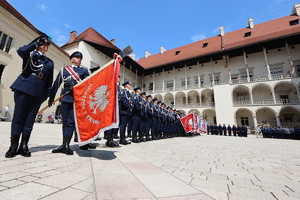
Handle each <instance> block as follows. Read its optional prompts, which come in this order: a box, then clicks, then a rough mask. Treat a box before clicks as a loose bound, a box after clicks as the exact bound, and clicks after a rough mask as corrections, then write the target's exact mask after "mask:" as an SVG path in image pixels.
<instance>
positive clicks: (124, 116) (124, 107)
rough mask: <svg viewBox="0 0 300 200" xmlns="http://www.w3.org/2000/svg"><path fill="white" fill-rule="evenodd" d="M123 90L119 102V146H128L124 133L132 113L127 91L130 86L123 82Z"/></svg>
mask: <svg viewBox="0 0 300 200" xmlns="http://www.w3.org/2000/svg"><path fill="white" fill-rule="evenodd" d="M122 85H123V87H124V89H122V90H121V91H120V95H119V102H120V105H119V107H120V113H119V114H120V144H123V145H127V144H130V142H129V141H127V140H126V138H125V131H126V126H127V122H128V118H129V115H130V113H131V112H132V99H131V94H130V92H129V90H131V84H130V83H129V81H126V82H124V83H123V84H122Z"/></svg>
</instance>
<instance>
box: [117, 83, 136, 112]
mask: <svg viewBox="0 0 300 200" xmlns="http://www.w3.org/2000/svg"><path fill="white" fill-rule="evenodd" d="M119 103H120V104H119V107H120V114H121V115H127V114H130V112H132V107H133V105H132V100H131V94H130V92H129V91H128V90H127V89H122V90H121V91H120V93H119Z"/></svg>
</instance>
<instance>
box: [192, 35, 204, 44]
mask: <svg viewBox="0 0 300 200" xmlns="http://www.w3.org/2000/svg"><path fill="white" fill-rule="evenodd" d="M205 38H207V36H206V35H204V34H199V35H193V36H192V38H191V40H192V42H197V41H200V40H203V39H205Z"/></svg>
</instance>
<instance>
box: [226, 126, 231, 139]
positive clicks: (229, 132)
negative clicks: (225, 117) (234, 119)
mask: <svg viewBox="0 0 300 200" xmlns="http://www.w3.org/2000/svg"><path fill="white" fill-rule="evenodd" d="M227 130H228V135H229V136H231V126H230V125H229V124H228V126H227Z"/></svg>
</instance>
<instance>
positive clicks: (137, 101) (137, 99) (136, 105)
mask: <svg viewBox="0 0 300 200" xmlns="http://www.w3.org/2000/svg"><path fill="white" fill-rule="evenodd" d="M132 104H133V113H134V114H138V115H141V112H142V109H143V107H142V104H143V98H142V97H141V96H140V95H139V94H134V96H133V99H132Z"/></svg>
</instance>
